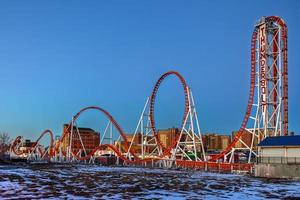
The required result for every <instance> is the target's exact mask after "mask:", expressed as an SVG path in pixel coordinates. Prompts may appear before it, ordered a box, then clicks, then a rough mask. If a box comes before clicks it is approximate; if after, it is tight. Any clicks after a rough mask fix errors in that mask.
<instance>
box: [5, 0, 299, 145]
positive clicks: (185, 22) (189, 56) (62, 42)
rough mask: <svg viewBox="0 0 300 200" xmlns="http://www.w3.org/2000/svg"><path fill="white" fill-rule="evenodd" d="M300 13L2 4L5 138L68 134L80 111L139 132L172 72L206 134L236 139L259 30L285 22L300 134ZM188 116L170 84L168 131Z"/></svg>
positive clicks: (283, 5)
mask: <svg viewBox="0 0 300 200" xmlns="http://www.w3.org/2000/svg"><path fill="white" fill-rule="evenodd" d="M299 9H300V3H299V1H296V0H295V1H261V0H259V1H198V0H197V1H183V0H182V1H176V0H170V1H161V0H159V1H158V0H157V1H155V0H153V1H146V0H136V1H131V0H129V1H122V0H119V1H114V0H111V1H58V0H57V1H47V2H46V1H43V2H41V1H6V2H4V1H2V2H1V3H0V19H1V20H0V27H1V31H0V55H1V56H0V70H1V79H0V87H1V89H0V96H1V99H0V130H1V131H5V132H8V133H10V134H11V135H12V136H17V135H25V136H26V137H28V138H32V139H34V138H36V137H38V135H39V134H40V133H41V132H42V131H43V130H44V129H46V128H50V129H52V130H53V131H54V132H55V134H56V135H58V134H60V133H61V129H62V124H63V123H66V122H68V121H69V120H70V118H71V116H72V115H73V114H75V113H76V112H77V111H78V110H79V109H80V108H82V107H84V106H89V105H98V106H101V107H103V108H105V109H107V110H108V111H109V112H110V113H111V114H112V115H113V116H114V117H115V119H116V120H117V121H118V122H119V123H120V125H121V126H122V128H123V129H124V130H125V131H127V132H132V131H133V130H134V128H135V126H136V123H137V120H138V117H139V115H140V112H141V110H142V107H143V105H144V103H145V100H146V97H147V96H148V95H150V93H151V90H152V87H153V85H154V83H155V82H156V79H157V78H158V77H159V76H160V75H161V74H162V73H164V72H165V71H168V70H171V69H172V70H177V71H179V72H180V73H181V74H182V75H183V76H184V77H185V78H186V80H187V82H188V84H189V85H190V86H191V87H192V89H193V93H194V97H195V100H196V104H197V109H198V112H199V119H200V124H201V129H202V132H208V131H210V132H219V133H230V132H231V131H232V130H236V129H238V128H239V126H240V124H241V122H242V119H243V117H244V114H245V109H246V102H247V98H248V89H249V76H250V75H249V71H250V68H249V65H250V38H251V34H252V31H253V27H254V24H255V22H256V21H257V20H258V19H259V18H260V17H261V16H268V15H279V16H281V17H282V18H283V19H284V20H285V21H286V23H287V25H288V34H289V41H288V42H289V43H288V51H289V52H288V56H289V58H288V59H289V105H290V106H289V108H290V110H289V119H290V121H289V122H290V130H294V131H296V132H298V133H299V132H300V120H299V116H300V103H299V102H300V93H299V86H300V78H299V77H300V57H299V51H300V38H299V34H300V21H299V20H300V12H299ZM182 107H183V93H182V91H181V87H180V86H179V85H178V81H177V80H176V79H172V78H170V79H168V80H167V81H166V82H165V83H164V85H163V87H162V88H161V90H160V91H159V99H158V104H157V110H156V118H157V119H158V122H157V124H158V126H159V128H165V127H169V126H178V125H179V124H180V120H181V115H182V109H183V108H182ZM86 115H88V114H86ZM86 122H87V123H86V125H88V124H92V123H97V120H96V119H94V118H93V119H92V118H91V121H88V120H86ZM83 126H84V125H83Z"/></svg>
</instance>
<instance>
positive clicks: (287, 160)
mask: <svg viewBox="0 0 300 200" xmlns="http://www.w3.org/2000/svg"><path fill="white" fill-rule="evenodd" d="M257 163H265V164H300V157H258V158H257Z"/></svg>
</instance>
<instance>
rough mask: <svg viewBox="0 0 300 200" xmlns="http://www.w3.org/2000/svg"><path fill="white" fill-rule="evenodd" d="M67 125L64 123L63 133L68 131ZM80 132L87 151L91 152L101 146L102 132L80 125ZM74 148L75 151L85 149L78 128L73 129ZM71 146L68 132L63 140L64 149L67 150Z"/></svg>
mask: <svg viewBox="0 0 300 200" xmlns="http://www.w3.org/2000/svg"><path fill="white" fill-rule="evenodd" d="M66 129H67V126H66V125H64V128H63V133H64V132H65V131H66ZM78 130H79V132H80V137H81V140H82V143H83V145H84V147H85V150H86V152H87V153H89V152H91V151H92V150H93V149H94V148H96V147H97V146H99V144H100V134H99V133H97V132H96V131H94V130H92V129H89V128H80V127H78ZM71 145H72V150H73V151H74V152H78V151H79V150H80V149H81V150H83V147H82V144H81V142H80V138H79V134H78V133H77V129H76V128H74V129H73V137H72V144H71ZM69 146H70V134H67V135H66V137H65V138H64V140H63V141H62V150H63V151H67V148H68V147H69Z"/></svg>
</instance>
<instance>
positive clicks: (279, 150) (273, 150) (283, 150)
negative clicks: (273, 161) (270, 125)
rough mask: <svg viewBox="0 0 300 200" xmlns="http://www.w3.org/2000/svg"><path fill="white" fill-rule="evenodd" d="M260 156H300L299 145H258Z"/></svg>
mask: <svg viewBox="0 0 300 200" xmlns="http://www.w3.org/2000/svg"><path fill="white" fill-rule="evenodd" d="M260 155H261V157H300V147H260Z"/></svg>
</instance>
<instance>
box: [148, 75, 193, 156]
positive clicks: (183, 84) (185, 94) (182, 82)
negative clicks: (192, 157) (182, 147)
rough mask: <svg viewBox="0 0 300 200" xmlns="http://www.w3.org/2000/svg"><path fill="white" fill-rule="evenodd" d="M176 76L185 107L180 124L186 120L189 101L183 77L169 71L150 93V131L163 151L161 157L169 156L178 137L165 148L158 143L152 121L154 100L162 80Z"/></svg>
mask: <svg viewBox="0 0 300 200" xmlns="http://www.w3.org/2000/svg"><path fill="white" fill-rule="evenodd" d="M172 75H174V76H176V77H177V78H178V79H179V80H180V82H181V84H182V87H183V91H184V99H185V106H184V114H183V121H182V124H183V122H184V120H185V118H186V115H187V114H188V109H189V99H188V87H187V84H186V81H185V79H184V78H183V76H182V75H181V74H179V73H178V72H176V71H169V72H166V73H164V74H163V75H162V76H161V77H160V78H159V79H158V81H157V82H156V84H155V86H154V88H153V91H152V94H151V98H150V113H149V115H150V123H151V129H152V131H153V135H154V136H155V138H156V141H157V145H158V146H159V147H160V148H161V149H162V150H163V156H165V155H170V151H171V150H172V148H174V147H175V146H176V144H177V142H178V140H179V137H176V138H175V139H174V140H173V141H172V143H171V144H172V145H171V146H170V147H165V146H164V145H163V144H162V143H161V141H160V138H159V136H158V134H157V131H156V127H155V119H154V105H155V99H156V94H157V92H158V89H159V86H160V85H161V83H162V82H163V80H165V78H166V77H168V76H172Z"/></svg>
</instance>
